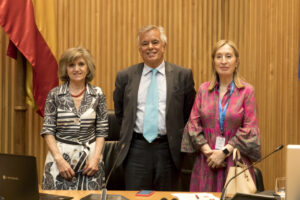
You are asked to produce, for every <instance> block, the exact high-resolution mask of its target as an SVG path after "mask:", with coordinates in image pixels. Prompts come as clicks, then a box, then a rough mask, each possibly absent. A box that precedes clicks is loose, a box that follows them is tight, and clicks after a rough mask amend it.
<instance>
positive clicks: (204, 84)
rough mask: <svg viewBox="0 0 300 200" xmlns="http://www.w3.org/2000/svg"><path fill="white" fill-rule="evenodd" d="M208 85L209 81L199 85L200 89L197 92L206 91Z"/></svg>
mask: <svg viewBox="0 0 300 200" xmlns="http://www.w3.org/2000/svg"><path fill="white" fill-rule="evenodd" d="M209 84H210V82H209V81H207V82H204V83H201V84H200V87H199V90H208V87H209Z"/></svg>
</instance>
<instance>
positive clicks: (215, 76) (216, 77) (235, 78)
mask: <svg viewBox="0 0 300 200" xmlns="http://www.w3.org/2000/svg"><path fill="white" fill-rule="evenodd" d="M226 44H228V45H229V46H230V47H231V48H232V49H233V52H234V55H235V57H236V59H237V67H236V68H235V70H234V72H233V81H234V83H235V85H236V87H237V88H243V87H245V86H244V85H243V84H242V83H241V81H242V80H244V78H242V77H241V76H240V75H239V73H238V68H239V65H240V62H239V50H238V49H237V47H236V45H235V44H234V42H232V41H230V40H219V41H218V42H217V43H216V44H215V46H214V48H213V51H212V54H211V58H212V72H213V73H212V78H211V80H210V84H209V87H208V90H210V91H211V90H213V89H214V87H215V85H216V83H217V82H218V81H219V75H218V73H217V71H216V69H215V62H214V59H215V56H216V53H217V51H218V50H219V49H220V48H221V47H222V46H224V45H226Z"/></svg>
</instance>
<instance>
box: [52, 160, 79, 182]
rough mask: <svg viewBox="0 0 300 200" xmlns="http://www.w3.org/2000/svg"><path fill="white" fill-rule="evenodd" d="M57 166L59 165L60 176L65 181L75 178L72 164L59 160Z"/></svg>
mask: <svg viewBox="0 0 300 200" xmlns="http://www.w3.org/2000/svg"><path fill="white" fill-rule="evenodd" d="M56 165H57V168H58V171H59V174H60V175H61V176H62V177H63V178H64V179H67V180H70V179H72V178H73V177H74V176H75V172H74V170H73V169H72V168H71V166H70V164H69V163H68V162H67V161H66V160H65V159H64V158H61V159H59V160H57V161H56Z"/></svg>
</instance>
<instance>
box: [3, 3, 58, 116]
mask: <svg viewBox="0 0 300 200" xmlns="http://www.w3.org/2000/svg"><path fill="white" fill-rule="evenodd" d="M41 2H42V3H41ZM47 2H48V1H39V3H38V1H37V2H36V5H35V6H36V8H37V11H36V14H37V16H43V14H45V13H43V12H42V11H43V9H44V8H45V7H46V6H47V5H46V4H48V3H49V2H50V4H52V5H53V2H54V1H49V2H48V3H47ZM48 8H49V9H50V10H51V8H52V9H54V7H53V6H52V7H51V6H50V7H48ZM34 14H35V13H34V9H33V4H32V1H31V0H0V25H1V26H2V27H3V29H4V31H5V32H6V34H7V35H8V37H9V39H10V41H11V43H10V47H9V49H8V55H9V56H11V57H13V58H16V52H14V49H17V50H19V51H20V52H21V53H22V55H23V56H24V57H25V58H26V60H27V61H28V62H29V63H30V64H29V65H28V64H27V70H26V71H27V83H29V84H30V74H31V73H32V82H31V83H32V88H33V93H32V94H33V98H34V101H35V104H36V105H37V109H38V110H37V112H38V113H39V114H40V115H41V116H43V115H44V106H45V101H46V98H47V95H48V92H49V91H50V90H51V89H52V88H53V87H55V86H57V85H58V78H57V61H56V59H55V56H54V55H55V54H53V51H54V53H56V29H55V26H53V27H52V28H53V29H51V31H49V30H50V29H48V30H47V29H46V28H45V27H44V30H46V31H45V33H48V39H49V38H50V39H49V42H50V43H51V45H52V46H51V49H50V48H49V46H48V44H47V42H46V41H45V39H44V37H43V35H42V34H41V32H40V31H39V29H38V27H37V25H36V20H35V17H34V16H35V15H34ZM51 14H52V18H51V17H50V19H49V18H47V16H49V15H45V17H44V18H46V20H49V22H50V23H51V21H53V22H54V23H55V21H56V20H55V19H53V17H54V18H55V16H56V15H55V14H54V13H51ZM37 21H38V22H40V24H44V25H45V24H46V22H45V21H43V20H42V23H41V20H40V19H39V20H37ZM48 31H49V32H48ZM53 32H54V34H53ZM45 35H47V34H45ZM51 38H52V39H51ZM12 44H13V45H12ZM31 66H32V67H31ZM28 69H29V70H28ZM30 69H32V72H30ZM28 72H29V73H28ZM28 77H29V79H28ZM28 80H29V81H28ZM28 92H29V93H30V87H28V86H27V93H28ZM27 100H28V98H27Z"/></svg>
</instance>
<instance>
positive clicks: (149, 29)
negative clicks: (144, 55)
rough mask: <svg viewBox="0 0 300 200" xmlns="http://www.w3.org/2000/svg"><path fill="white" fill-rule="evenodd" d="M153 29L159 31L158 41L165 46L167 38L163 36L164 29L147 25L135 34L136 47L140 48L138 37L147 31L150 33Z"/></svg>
mask: <svg viewBox="0 0 300 200" xmlns="http://www.w3.org/2000/svg"><path fill="white" fill-rule="evenodd" d="M153 29H155V30H158V31H159V33H160V39H161V41H162V43H163V44H164V45H165V44H167V36H166V34H165V29H164V28H163V27H162V26H155V25H147V26H143V27H142V28H141V29H140V30H139V32H138V34H137V44H138V47H140V36H141V34H143V33H145V32H148V31H151V30H153Z"/></svg>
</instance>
